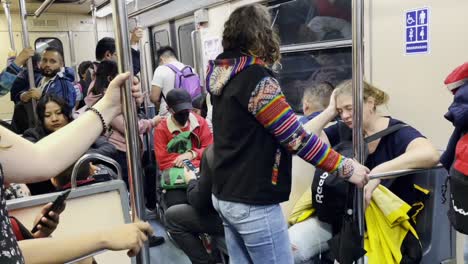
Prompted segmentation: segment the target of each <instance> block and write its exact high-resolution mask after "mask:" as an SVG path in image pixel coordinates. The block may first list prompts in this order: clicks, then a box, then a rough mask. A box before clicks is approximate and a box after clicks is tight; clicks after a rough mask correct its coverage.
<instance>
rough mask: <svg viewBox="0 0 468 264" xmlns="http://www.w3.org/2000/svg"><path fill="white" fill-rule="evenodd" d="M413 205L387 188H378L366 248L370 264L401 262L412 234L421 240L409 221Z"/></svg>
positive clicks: (369, 214)
mask: <svg viewBox="0 0 468 264" xmlns="http://www.w3.org/2000/svg"><path fill="white" fill-rule="evenodd" d="M410 209H411V206H410V205H408V204H407V203H406V202H404V201H403V200H401V199H400V198H399V197H398V196H396V195H395V194H393V193H392V192H391V191H390V190H388V189H387V188H385V187H384V186H381V185H380V186H378V187H377V189H375V191H374V193H373V194H372V200H371V203H370V205H369V207H368V208H367V210H366V214H365V218H366V224H367V234H366V237H365V240H364V248H365V249H366V251H367V257H368V259H369V263H370V264H374V263H375V264H377V263H378V264H393V263H397V264H398V263H400V261H401V259H402V254H401V250H400V249H401V245H402V243H403V240H404V239H405V237H406V235H407V234H408V232H411V233H413V235H414V236H415V237H416V238H418V239H419V237H418V235H417V233H416V230H415V229H414V228H413V227H412V226H411V224H410V222H409V219H410V218H409V216H408V211H409V210H410Z"/></svg>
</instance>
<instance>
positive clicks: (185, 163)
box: [182, 159, 200, 179]
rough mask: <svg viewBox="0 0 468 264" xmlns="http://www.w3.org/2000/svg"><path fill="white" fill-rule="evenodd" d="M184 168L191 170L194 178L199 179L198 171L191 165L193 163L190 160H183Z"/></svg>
mask: <svg viewBox="0 0 468 264" xmlns="http://www.w3.org/2000/svg"><path fill="white" fill-rule="evenodd" d="M182 162H183V163H184V166H185V167H186V168H187V170H191V171H193V172H194V173H195V177H197V179H198V178H200V172H199V170H198V169H197V168H196V167H195V165H193V163H192V162H191V161H190V160H187V159H186V160H183V161H182Z"/></svg>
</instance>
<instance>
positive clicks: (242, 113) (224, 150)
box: [206, 4, 368, 264]
mask: <svg viewBox="0 0 468 264" xmlns="http://www.w3.org/2000/svg"><path fill="white" fill-rule="evenodd" d="M271 25H272V21H271V17H270V14H269V12H268V10H267V9H266V7H264V6H262V5H259V4H253V5H246V6H242V7H240V8H238V9H236V10H235V11H234V12H233V13H232V14H231V16H230V17H229V19H228V21H227V22H226V23H225V25H224V33H223V41H222V43H223V48H224V52H223V53H222V54H221V55H219V56H218V58H217V59H216V60H214V61H210V63H209V69H208V74H207V80H206V82H207V83H206V87H207V88H208V90H209V91H210V93H211V95H212V103H213V120H212V121H213V130H214V157H215V159H214V166H213V175H216V177H213V188H212V192H213V196H212V198H213V205H214V207H215V209H216V210H217V211H218V213H219V214H220V216H221V218H222V219H223V224H224V230H225V234H226V242H227V247H228V251H229V255H230V261H231V263H234V264H236V263H269V264H273V263H281V264H288V263H292V262H293V257H292V252H291V247H290V242H289V237H288V230H287V225H286V222H285V220H284V217H283V214H282V211H281V208H280V206H279V204H280V203H281V202H283V201H286V200H288V199H289V194H290V192H291V159H292V154H297V155H298V156H300V157H301V158H303V159H304V160H306V161H307V162H309V163H311V164H313V165H315V166H317V167H318V168H322V169H323V170H325V171H328V172H332V173H334V174H336V175H338V176H339V177H343V178H345V179H347V180H348V181H350V182H352V183H354V184H357V185H358V186H363V185H364V184H365V182H366V181H367V173H368V170H367V168H365V167H364V166H362V165H360V164H358V163H357V162H355V161H353V160H352V159H348V158H345V157H343V156H342V155H340V154H338V153H337V152H335V151H334V150H332V149H331V148H330V147H329V146H328V145H326V144H324V143H323V142H322V141H321V140H320V139H319V138H318V137H317V135H315V134H308V133H307V132H306V131H305V130H304V128H303V127H302V125H301V124H300V122H299V121H298V120H297V117H296V115H295V113H294V111H293V110H292V108H291V107H290V105H289V104H288V103H287V101H286V99H285V97H284V95H283V93H282V91H281V88H280V86H279V83H278V81H277V80H276V79H275V78H274V77H273V73H272V71H271V70H270V69H271V67H272V66H273V65H274V64H277V63H279V60H280V57H281V56H280V49H279V48H280V47H279V37H278V35H277V34H276V32H274V31H273V30H272V29H271Z"/></svg>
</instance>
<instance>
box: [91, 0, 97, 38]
mask: <svg viewBox="0 0 468 264" xmlns="http://www.w3.org/2000/svg"><path fill="white" fill-rule="evenodd" d="M96 12H97V6H96V3H95V1H94V0H93V2H92V4H91V15H92V17H93V32H94V41H95V42H96V45H97V43H98V41H99V36H98V25H97V19H96Z"/></svg>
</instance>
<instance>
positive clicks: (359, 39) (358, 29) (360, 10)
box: [352, 0, 365, 264]
mask: <svg viewBox="0 0 468 264" xmlns="http://www.w3.org/2000/svg"><path fill="white" fill-rule="evenodd" d="M352 8H353V15H352V18H353V21H352V27H353V42H352V43H353V46H352V49H353V68H352V71H353V151H354V157H355V158H356V159H357V161H358V162H360V163H364V159H365V157H364V139H363V137H364V134H363V128H362V123H363V122H362V112H363V111H362V106H363V101H364V99H363V75H364V45H363V37H364V36H363V32H364V30H363V28H364V25H363V20H364V1H363V0H353V7H352ZM354 204H355V208H354V212H355V214H357V221H358V225H359V234H360V235H361V236H362V237H364V231H365V219H364V195H363V189H361V188H358V189H357V190H356V192H355V203H354ZM360 243H361V245H362V246H364V241H360ZM357 263H359V264H364V258H361V259H359V260H358V262H357Z"/></svg>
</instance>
